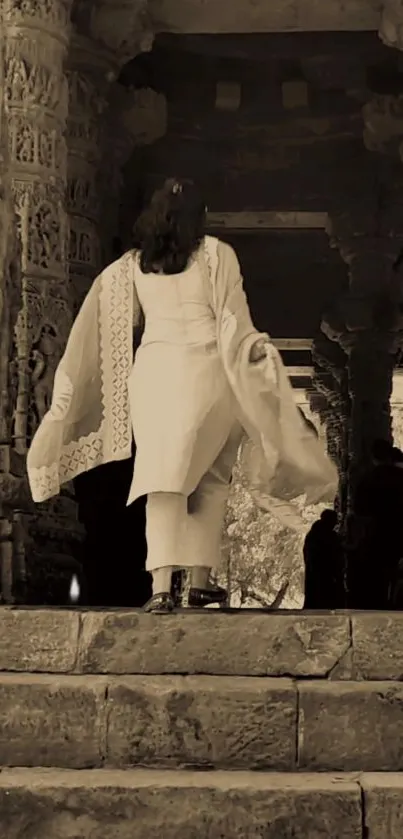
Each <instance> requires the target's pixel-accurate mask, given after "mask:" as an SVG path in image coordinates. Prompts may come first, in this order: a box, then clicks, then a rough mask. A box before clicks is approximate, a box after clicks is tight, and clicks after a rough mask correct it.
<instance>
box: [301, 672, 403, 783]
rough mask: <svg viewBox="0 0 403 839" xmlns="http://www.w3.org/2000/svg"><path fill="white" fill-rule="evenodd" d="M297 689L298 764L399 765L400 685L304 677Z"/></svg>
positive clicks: (402, 758) (402, 732)
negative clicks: (315, 679) (310, 679)
mask: <svg viewBox="0 0 403 839" xmlns="http://www.w3.org/2000/svg"><path fill="white" fill-rule="evenodd" d="M298 692H299V720H298V766H299V767H300V768H301V769H307V770H309V771H313V770H325V771H328V770H330V771H338V770H343V771H346V772H349V771H364V772H371V771H374V772H376V771H400V770H403V752H402V746H401V743H402V740H403V685H399V684H396V683H394V682H358V683H357V682H306V683H301V684H299V686H298Z"/></svg>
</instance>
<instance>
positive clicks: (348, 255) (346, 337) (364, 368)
mask: <svg viewBox="0 0 403 839" xmlns="http://www.w3.org/2000/svg"><path fill="white" fill-rule="evenodd" d="M399 248H400V244H399V241H398V240H396V239H395V238H392V237H388V238H386V237H385V238H383V237H382V238H381V237H378V238H375V237H374V238H370V237H363V236H357V237H355V238H351V239H350V240H349V241H348V242H345V241H343V242H340V252H341V255H342V256H343V258H344V260H345V262H346V264H347V265H348V270H349V289H348V291H347V292H346V293H345V295H344V296H343V297H342V298H341V299H340V300H339V301H337V303H336V304H335V306H334V307H333V309H332V310H331V311H329V312H328V313H327V314H326V315H325V316H324V318H323V321H322V331H323V332H324V334H325V335H326V336H327V337H328V338H329V339H330V340H332V341H335V342H337V343H338V344H339V345H340V347H341V348H342V349H343V350H344V352H345V354H346V369H347V377H348V395H349V401H350V410H349V430H348V436H347V447H348V502H347V506H348V511H351V509H352V499H353V496H354V490H355V487H356V485H357V481H358V480H359V478H360V476H361V475H362V473H363V471H365V469H366V468H367V466H368V465H369V463H370V453H371V446H372V443H373V441H374V440H375V439H376V438H382V439H385V440H391V439H392V426H391V410H390V396H391V393H392V379H393V369H394V363H395V357H396V353H397V351H398V349H399V346H400V344H401V342H402V339H403V316H402V314H401V312H400V295H401V291H400V279H399V276H398V274H397V273H396V272H395V271H394V270H393V265H394V263H395V261H396V257H397V254H398V252H399Z"/></svg>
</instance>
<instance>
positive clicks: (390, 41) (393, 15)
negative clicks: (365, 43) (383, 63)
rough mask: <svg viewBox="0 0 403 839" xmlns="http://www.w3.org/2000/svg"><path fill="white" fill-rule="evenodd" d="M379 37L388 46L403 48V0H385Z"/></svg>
mask: <svg viewBox="0 0 403 839" xmlns="http://www.w3.org/2000/svg"><path fill="white" fill-rule="evenodd" d="M382 6H383V8H382V18H381V25H380V29H379V37H380V38H381V39H382V41H383V43H384V44H386V45H387V46H388V47H396V48H397V49H400V50H401V49H403V3H402V0H383V4H382Z"/></svg>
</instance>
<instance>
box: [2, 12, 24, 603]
mask: <svg viewBox="0 0 403 839" xmlns="http://www.w3.org/2000/svg"><path fill="white" fill-rule="evenodd" d="M2 26H4V20H3V17H2V10H1V9H0V28H1V27H2ZM4 72H5V41H4V39H2V40H1V41H0V602H11V601H12V597H13V588H15V574H14V570H15V569H14V549H13V539H14V530H15V527H14V514H13V501H14V499H15V497H17V498H19V500H20V503H21V492H20V484H21V478H19V476H18V474H17V475H16V474H15V472H16V471H17V472H18V471H19V470H18V469H17V470H16V468H15V466H16V464H15V458H14V457H13V452H12V439H11V426H12V414H13V410H14V407H15V402H16V394H15V393H14V384H15V381H14V380H15V376H13V375H12V371H13V359H12V354H13V331H14V327H15V324H16V321H17V316H18V312H19V310H20V308H21V275H20V254H19V248H18V238H17V235H16V217H15V213H14V203H13V198H12V190H11V177H10V166H9V155H8V121H7V117H6V113H5V101H4V96H5V85H4ZM24 571H25V563H23V564H22V568H21V573H20V578H23V576H24Z"/></svg>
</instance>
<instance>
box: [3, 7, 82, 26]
mask: <svg viewBox="0 0 403 839" xmlns="http://www.w3.org/2000/svg"><path fill="white" fill-rule="evenodd" d="M71 4H72V0H41V2H40V3H38V0H8V2H7V8H6V20H7V22H8V21H9V22H10V23H11V22H13V23H15V22H18V21H20V22H21V23H25V24H26V23H27V19H28V20H29V21H30V22H31V21H32V22H33V21H35V20H40V21H41V24H42V26H46V23H48V24H51V25H53V26H54V27H55V28H56V29H58V28H60V29H61V30H63V29H67V27H68V25H69V20H70V8H71Z"/></svg>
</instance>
